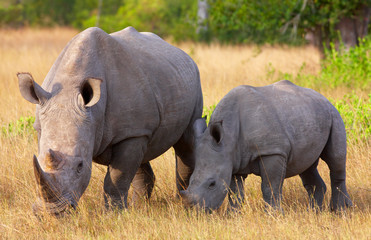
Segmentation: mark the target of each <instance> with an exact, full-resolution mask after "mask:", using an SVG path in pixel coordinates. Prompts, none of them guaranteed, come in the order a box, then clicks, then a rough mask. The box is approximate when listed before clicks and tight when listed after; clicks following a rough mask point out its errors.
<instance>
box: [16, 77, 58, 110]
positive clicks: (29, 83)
mask: <svg viewBox="0 0 371 240" xmlns="http://www.w3.org/2000/svg"><path fill="white" fill-rule="evenodd" d="M17 77H18V83H19V90H20V92H21V94H22V96H23V97H24V98H25V99H26V100H27V101H29V102H31V103H35V104H43V103H44V102H46V101H47V100H48V99H49V98H50V97H51V94H50V93H48V92H47V91H45V90H44V89H43V88H42V87H41V86H40V85H39V84H37V83H36V82H35V81H34V80H33V77H32V76H31V74H29V73H18V74H17Z"/></svg>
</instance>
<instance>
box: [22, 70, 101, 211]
mask: <svg viewBox="0 0 371 240" xmlns="http://www.w3.org/2000/svg"><path fill="white" fill-rule="evenodd" d="M18 80H19V88H20V92H21V94H22V96H23V97H24V98H25V99H26V100H28V101H29V102H31V103H34V104H37V106H36V118H35V123H34V128H35V129H36V131H37V134H38V152H39V153H38V157H36V156H34V157H33V167H34V172H35V177H36V181H37V184H38V186H39V189H40V195H39V198H38V199H37V201H36V203H35V204H34V206H33V210H34V212H35V213H36V214H37V213H38V212H40V211H41V210H43V209H45V210H46V211H47V212H49V213H51V214H56V215H58V214H60V213H62V212H64V211H66V210H67V209H69V208H70V207H72V208H75V207H76V206H77V202H78V200H79V198H80V197H81V195H82V194H83V192H84V191H85V189H86V187H87V186H88V184H89V180H90V176H91V167H92V157H93V149H94V144H95V141H96V138H97V136H96V135H97V134H96V129H99V124H100V122H101V121H102V119H101V117H99V116H98V115H99V114H94V111H96V109H95V110H94V109H93V108H94V106H95V105H97V103H98V101H99V100H100V91H101V80H99V79H94V78H88V79H85V80H84V81H83V82H82V84H81V86H77V87H76V86H75V87H71V86H58V83H57V84H55V85H54V86H53V90H52V91H51V92H48V91H46V90H44V89H43V88H42V87H41V86H39V85H38V84H37V83H36V82H35V81H34V80H33V78H32V76H31V75H30V74H28V73H19V74H18ZM59 85H60V84H59ZM98 108H99V107H98Z"/></svg>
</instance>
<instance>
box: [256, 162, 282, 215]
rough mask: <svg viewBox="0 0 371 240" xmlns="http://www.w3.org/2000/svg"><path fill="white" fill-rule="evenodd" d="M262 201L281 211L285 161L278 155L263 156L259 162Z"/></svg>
mask: <svg viewBox="0 0 371 240" xmlns="http://www.w3.org/2000/svg"><path fill="white" fill-rule="evenodd" d="M259 168H260V176H261V179H262V183H261V190H262V193H263V199H264V201H265V202H266V203H268V204H269V205H270V206H271V207H273V208H274V209H277V210H280V211H282V208H281V199H282V185H283V180H284V179H285V175H286V159H285V158H284V157H282V156H279V155H273V156H263V157H262V158H261V160H260V162H259Z"/></svg>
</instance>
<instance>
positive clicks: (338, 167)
mask: <svg viewBox="0 0 371 240" xmlns="http://www.w3.org/2000/svg"><path fill="white" fill-rule="evenodd" d="M194 129H195V135H196V147H195V148H196V149H195V155H196V156H195V161H196V162H195V169H194V172H193V174H192V176H191V179H190V185H189V187H188V189H187V190H186V191H181V195H182V197H183V198H184V201H185V204H186V205H198V206H201V207H204V208H206V209H216V208H218V207H219V206H220V205H221V204H222V202H223V200H224V198H225V196H226V194H227V192H228V190H229V203H230V204H231V206H232V208H236V207H238V206H239V204H240V203H241V202H242V201H243V198H244V189H243V182H244V179H245V178H246V177H247V175H248V174H251V173H253V174H255V175H258V176H261V179H262V183H261V190H262V193H263V198H264V200H265V201H266V202H267V203H268V204H269V205H271V206H272V207H274V208H276V209H280V201H281V195H282V184H283V180H284V178H289V177H292V176H295V175H299V176H300V177H301V180H302V182H303V185H304V187H305V189H306V190H307V192H308V194H309V197H310V204H311V206H312V207H315V206H316V205H317V206H318V207H321V206H322V201H323V198H324V194H325V191H326V185H325V183H324V182H323V180H322V179H321V177H320V175H319V174H318V171H317V165H318V161H319V158H321V159H323V160H324V161H325V162H326V163H327V165H328V167H329V169H330V178H331V188H332V197H331V206H332V208H333V209H334V210H336V209H341V208H344V207H348V206H351V205H352V202H351V200H350V198H349V195H348V193H347V190H346V186H345V160H346V134H345V128H344V124H343V121H342V119H341V117H340V115H339V113H338V111H337V110H336V109H335V107H334V106H332V105H331V103H330V102H329V101H328V100H327V99H326V98H325V97H323V96H322V95H321V94H319V93H317V92H315V91H313V90H311V89H307V88H302V87H299V86H296V85H294V84H293V83H291V82H289V81H280V82H277V83H275V84H272V85H268V86H264V87H251V86H239V87H236V88H234V89H233V90H231V91H230V92H229V93H228V94H227V95H226V96H225V97H224V98H223V99H222V100H221V101H220V103H219V104H218V105H217V106H216V108H215V110H214V112H213V114H212V115H211V119H210V123H209V126H208V127H207V128H206V123H205V120H204V119H199V120H196V121H195V124H194Z"/></svg>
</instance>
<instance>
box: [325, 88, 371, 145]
mask: <svg viewBox="0 0 371 240" xmlns="http://www.w3.org/2000/svg"><path fill="white" fill-rule="evenodd" d="M332 102H333V104H334V106H335V107H336V108H337V110H338V111H339V113H340V115H341V117H342V118H343V121H344V124H345V129H346V131H347V137H348V140H349V139H353V140H354V141H356V142H359V141H361V142H365V141H368V139H369V138H370V136H371V94H369V95H368V99H367V98H366V99H363V98H361V97H359V96H357V95H356V94H354V93H353V94H349V95H345V96H344V97H343V99H341V100H339V101H332Z"/></svg>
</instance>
